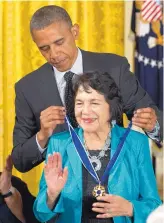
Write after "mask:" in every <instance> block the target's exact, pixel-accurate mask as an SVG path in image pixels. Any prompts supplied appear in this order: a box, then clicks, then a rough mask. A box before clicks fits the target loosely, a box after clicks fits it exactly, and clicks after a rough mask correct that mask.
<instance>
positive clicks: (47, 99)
mask: <svg viewBox="0 0 164 223" xmlns="http://www.w3.org/2000/svg"><path fill="white" fill-rule="evenodd" d="M82 58H83V71H84V72H86V71H94V70H98V71H106V72H108V73H109V74H110V75H111V76H112V77H113V79H114V80H115V82H116V84H117V86H118V87H119V89H120V91H121V95H122V99H123V103H124V112H125V113H126V114H127V115H132V114H133V111H134V110H136V109H138V108H143V107H153V108H154V109H155V110H156V112H157V115H158V120H159V123H160V126H161V127H162V121H161V118H160V113H159V111H158V109H157V107H156V106H155V104H154V103H153V101H152V100H151V99H150V97H149V96H148V94H147V93H146V92H145V90H143V89H142V88H141V86H140V84H139V82H138V80H137V79H136V77H135V75H133V74H132V73H131V72H130V71H129V64H128V61H127V59H126V58H124V57H121V56H118V55H114V54H107V53H92V52H87V51H83V50H82ZM15 90H16V100H15V106H16V119H15V127H14V132H13V143H14V148H13V151H12V159H13V162H14V165H15V167H16V168H17V169H18V170H19V171H21V172H26V171H28V170H30V169H32V168H33V167H35V166H37V165H38V164H39V163H41V162H42V161H43V159H44V154H41V153H40V151H39V150H38V147H37V143H36V133H37V132H38V131H39V129H40V120H39V117H40V113H41V111H43V110H44V109H46V108H48V107H49V106H52V105H57V106H60V105H62V101H61V99H60V96H59V92H58V89H57V84H56V80H55V77H54V71H53V68H52V66H51V65H50V64H48V63H46V64H44V65H43V66H42V67H40V68H39V69H37V70H35V71H33V72H32V73H30V74H28V75H27V76H25V77H23V78H22V79H21V80H20V81H19V82H18V83H16V85H15ZM66 129H67V127H66V125H65V124H63V125H58V126H57V128H56V129H55V132H60V131H64V130H66Z"/></svg>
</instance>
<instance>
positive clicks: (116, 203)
mask: <svg viewBox="0 0 164 223" xmlns="http://www.w3.org/2000/svg"><path fill="white" fill-rule="evenodd" d="M97 200H98V202H95V203H93V208H92V210H93V211H95V212H98V213H99V214H98V215H97V218H112V217H115V216H129V217H132V216H133V206H132V203H131V202H129V201H128V200H126V199H124V198H123V197H120V196H116V195H111V194H105V196H99V197H97ZM101 201H102V202H101Z"/></svg>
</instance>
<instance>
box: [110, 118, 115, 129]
mask: <svg viewBox="0 0 164 223" xmlns="http://www.w3.org/2000/svg"><path fill="white" fill-rule="evenodd" d="M111 125H112V128H113V127H114V126H115V125H116V120H112V121H111Z"/></svg>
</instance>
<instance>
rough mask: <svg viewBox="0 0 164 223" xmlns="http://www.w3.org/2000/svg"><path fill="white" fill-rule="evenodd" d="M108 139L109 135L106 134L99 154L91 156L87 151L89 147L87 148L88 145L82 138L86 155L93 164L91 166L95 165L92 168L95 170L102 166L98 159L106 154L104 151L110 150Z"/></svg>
mask: <svg viewBox="0 0 164 223" xmlns="http://www.w3.org/2000/svg"><path fill="white" fill-rule="evenodd" d="M110 139H111V135H110V134H108V136H107V138H106V140H105V144H104V146H103V147H102V148H101V151H100V152H99V154H98V155H97V156H95V155H94V156H91V154H90V153H89V149H88V146H87V144H86V141H85V139H84V145H85V149H86V153H87V156H88V158H89V159H90V161H91V163H92V165H93V164H95V165H93V166H95V167H94V169H95V171H96V172H97V171H99V170H100V169H101V166H102V164H101V161H100V159H101V158H102V157H104V156H108V155H107V154H106V152H107V151H108V150H110V141H111V140H110Z"/></svg>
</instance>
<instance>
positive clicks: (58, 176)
mask: <svg viewBox="0 0 164 223" xmlns="http://www.w3.org/2000/svg"><path fill="white" fill-rule="evenodd" d="M44 175H45V180H46V183H47V195H48V200H49V199H50V200H52V201H55V200H56V198H57V197H58V196H59V194H60V192H61V190H62V189H63V187H64V185H65V183H66V181H67V177H68V170H67V168H66V167H65V168H64V169H62V158H61V155H60V153H53V155H49V157H48V161H47V164H46V165H45V167H44Z"/></svg>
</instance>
